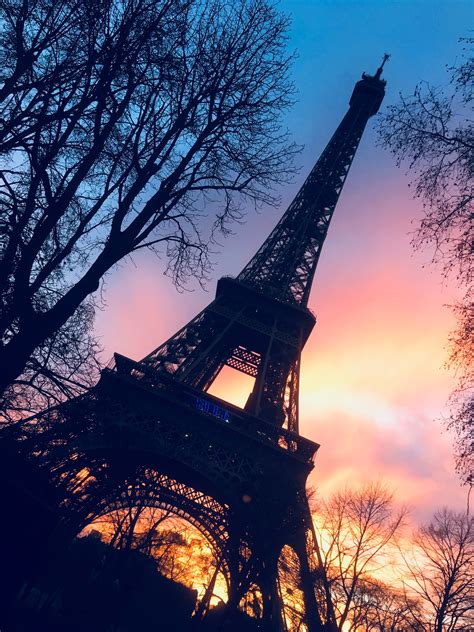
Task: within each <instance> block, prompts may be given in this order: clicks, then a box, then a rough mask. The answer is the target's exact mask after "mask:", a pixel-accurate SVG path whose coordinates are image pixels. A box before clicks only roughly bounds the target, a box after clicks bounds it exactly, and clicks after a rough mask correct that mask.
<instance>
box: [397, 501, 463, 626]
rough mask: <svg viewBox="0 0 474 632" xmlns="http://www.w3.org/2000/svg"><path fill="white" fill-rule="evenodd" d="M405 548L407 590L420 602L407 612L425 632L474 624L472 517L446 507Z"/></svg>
mask: <svg viewBox="0 0 474 632" xmlns="http://www.w3.org/2000/svg"><path fill="white" fill-rule="evenodd" d="M413 543H414V549H413V551H412V552H411V553H404V559H405V562H406V566H407V570H408V573H405V574H404V577H405V586H406V591H407V592H408V594H413V595H415V596H416V597H417V598H418V600H419V601H420V602H421V606H422V607H421V610H418V609H417V610H416V611H413V610H411V614H412V615H413V616H414V617H415V618H416V620H417V621H418V622H419V625H420V626H422V629H423V630H426V631H427V632H454V631H456V632H463V631H465V632H468V630H472V629H473V627H474V591H473V586H474V520H473V519H472V517H470V516H469V515H468V514H466V513H455V512H453V511H449V510H447V509H443V510H442V511H438V512H437V513H436V514H435V515H434V517H433V520H432V521H431V522H430V523H429V524H427V525H424V526H422V527H421V528H420V529H419V530H418V531H417V533H416V534H415V535H414V537H413Z"/></svg>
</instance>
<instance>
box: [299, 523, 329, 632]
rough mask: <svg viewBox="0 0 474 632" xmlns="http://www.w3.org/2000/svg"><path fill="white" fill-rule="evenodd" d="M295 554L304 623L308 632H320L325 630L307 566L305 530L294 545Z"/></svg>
mask: <svg viewBox="0 0 474 632" xmlns="http://www.w3.org/2000/svg"><path fill="white" fill-rule="evenodd" d="M294 549H295V552H296V554H297V556H298V559H299V562H300V579H301V588H302V590H303V599H304V610H305V623H306V626H307V628H308V632H322V631H323V630H324V629H325V628H324V625H323V622H322V621H321V615H320V614H319V610H318V605H317V603H316V597H315V593H314V583H313V581H314V580H313V577H312V575H311V568H310V565H309V559H308V551H307V549H306V537H305V530H304V529H303V530H302V532H301V533H300V534H299V536H298V538H297V541H296V542H295V545H294Z"/></svg>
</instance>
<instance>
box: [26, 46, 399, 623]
mask: <svg viewBox="0 0 474 632" xmlns="http://www.w3.org/2000/svg"><path fill="white" fill-rule="evenodd" d="M386 57H387V56H386ZM386 57H385V58H384V61H383V63H382V65H381V66H380V68H378V70H377V72H376V73H375V75H374V76H370V75H366V74H365V73H364V74H363V75H362V79H361V80H360V81H358V82H357V83H356V85H355V88H354V91H353V93H352V96H351V99H350V102H349V109H348V111H347V113H346V115H345V116H344V118H343V119H342V122H341V123H340V125H339V127H338V128H337V130H336V132H335V133H334V135H333V137H332V138H331V140H330V141H329V143H328V145H327V147H326V148H325V150H324V151H323V153H322V155H321V157H320V158H319V160H318V161H317V163H316V165H315V166H314V168H313V169H312V171H311V173H310V174H309V176H308V177H307V179H306V181H305V183H304V184H303V186H302V187H301V189H300V191H299V192H298V194H297V195H296V197H295V199H294V200H293V202H292V203H291V204H290V206H289V208H288V210H287V211H286V212H285V214H284V215H283V217H282V218H281V220H280V221H279V222H278V224H277V225H276V227H275V228H274V230H273V231H272V232H271V234H270V236H269V237H268V239H267V240H266V241H265V242H264V243H263V245H262V246H261V248H260V249H259V250H258V252H257V253H256V254H255V256H254V257H253V258H252V259H251V260H250V262H249V263H248V264H247V265H246V266H245V267H244V269H243V270H242V272H241V273H240V274H239V275H238V276H237V277H235V278H231V277H224V278H221V279H220V280H219V282H218V284H217V291H216V297H215V299H214V300H213V301H212V302H211V303H210V304H209V305H208V306H207V307H206V308H205V309H204V310H203V311H202V312H201V313H199V314H198V315H197V316H196V317H195V318H193V319H192V320H191V321H190V322H189V323H188V324H187V325H185V326H184V327H183V328H182V329H180V330H179V331H178V332H177V333H176V334H175V335H173V336H172V337H171V338H170V339H169V340H167V341H166V342H165V343H164V344H162V345H160V346H159V347H158V348H157V349H155V350H154V351H153V352H152V353H150V354H149V355H147V356H146V357H145V358H144V359H143V360H141V361H139V362H135V361H133V360H131V359H129V358H126V357H124V356H121V355H118V354H116V355H115V358H114V361H113V362H112V363H111V364H110V365H109V366H108V367H107V368H106V369H104V370H103V372H102V375H101V379H100V381H99V383H98V384H97V386H96V387H95V388H93V389H92V390H91V391H89V392H88V393H86V394H85V395H84V396H82V397H80V398H78V399H76V400H73V401H72V402H69V403H68V404H66V405H65V406H62V407H61V408H59V409H56V410H54V411H52V412H50V413H49V414H48V415H45V416H44V417H43V418H42V419H41V420H40V421H39V422H37V423H36V424H35V429H34V436H35V437H38V435H39V437H40V438H39V439H37V438H36V439H35V440H34V441H36V442H37V441H39V442H40V443H41V449H39V448H36V453H40V454H41V462H42V463H43V464H46V467H47V468H48V470H49V472H50V475H51V477H52V478H53V480H54V481H56V483H57V485H58V486H60V487H61V489H62V490H63V501H62V505H63V511H64V512H65V514H67V515H69V516H70V517H71V521H73V522H74V524H75V528H76V529H79V528H80V527H81V526H83V525H85V524H87V523H88V522H89V521H90V520H91V519H92V518H93V517H94V516H97V515H100V514H101V512H102V513H103V512H105V511H110V510H112V509H117V508H123V507H125V506H126V504H127V503H130V497H131V495H130V493H125V492H126V491H127V490H130V489H131V488H132V487H133V490H134V494H133V495H132V496H133V497H134V498H135V499H138V498H145V497H146V502H147V503H148V504H149V505H152V506H156V507H160V508H165V509H168V510H171V511H173V512H174V513H176V514H178V515H179V516H182V517H183V518H185V519H187V520H188V521H190V522H191V523H192V524H193V525H195V526H196V527H197V528H198V529H199V530H200V531H201V533H202V534H204V536H205V537H206V538H207V539H208V541H209V542H210V544H211V546H212V548H213V550H214V553H215V556H216V559H217V562H218V566H217V568H218V569H219V571H220V572H221V573H222V574H223V575H224V577H225V579H226V582H227V588H228V603H227V611H228V612H229V613H230V614H229V616H231V613H232V612H233V611H234V612H235V611H236V610H238V608H239V607H241V606H242V603H244V602H245V598H246V595H247V594H248V593H249V591H250V590H258V591H259V594H260V595H261V603H262V613H261V621H260V627H259V629H261V630H265V631H266V632H282V631H284V630H286V629H287V628H286V623H285V616H284V606H283V600H282V590H281V585H280V583H279V580H278V576H279V575H278V568H279V560H280V558H281V553H282V550H283V548H284V547H290V551H292V555H293V556H294V558H295V559H297V563H298V569H299V570H298V572H299V586H300V590H301V593H302V601H303V605H304V614H303V617H304V624H305V625H306V629H307V630H308V631H309V632H317V631H320V630H324V629H325V624H324V613H323V612H321V611H320V610H319V609H318V606H317V600H316V598H315V583H317V582H316V578H317V564H316V562H315V561H314V559H313V548H314V535H313V531H312V521H311V515H310V511H309V507H308V501H307V496H306V490H305V484H306V479H307V477H308V474H309V473H310V472H311V470H312V468H313V458H314V455H315V453H316V451H317V449H318V447H319V446H318V444H316V443H314V442H313V441H310V440H308V439H306V438H304V437H302V436H301V435H300V434H299V429H298V386H299V373H300V357H301V352H302V349H303V347H304V345H305V343H306V341H307V339H308V336H309V335H310V333H311V331H312V329H313V327H314V325H315V322H316V319H315V317H314V315H313V314H312V312H311V311H310V310H309V309H308V307H307V304H308V298H309V294H310V290H311V285H312V281H313V277H314V274H315V270H316V266H317V263H318V260H319V256H320V254H321V248H322V246H323V243H324V240H325V238H326V235H327V232H328V228H329V224H330V221H331V218H332V215H333V213H334V209H335V207H336V203H337V200H338V198H339V195H340V193H341V190H342V187H343V185H344V182H345V179H346V177H347V174H348V172H349V168H350V166H351V163H352V160H353V158H354V155H355V153H356V150H357V147H358V145H359V142H360V139H361V136H362V134H363V131H364V128H365V126H366V124H367V121H368V119H369V118H370V117H371V116H372V115H374V114H375V113H376V112H377V111H378V109H379V107H380V104H381V102H382V100H383V97H384V90H385V81H384V80H383V79H381V73H382V68H383V65H384V63H385V61H386ZM224 366H229V367H232V368H233V369H236V370H237V371H241V372H242V373H244V374H246V375H248V376H251V377H252V378H254V386H253V390H252V392H251V393H250V395H249V397H248V400H247V402H246V404H245V406H244V407H243V408H239V407H237V406H234V405H232V404H229V403H227V402H226V401H224V400H222V399H219V398H217V397H214V396H212V395H210V394H209V393H208V390H209V388H210V387H211V385H212V384H213V382H214V380H215V379H216V377H217V376H218V374H219V372H220V371H221V370H222V368H223V367H224ZM25 432H26V435H28V430H25ZM32 434H33V433H32ZM31 436H32V435H31V434H30V437H29V439H28V437H27V439H25V440H30V441H32V440H33V439H32V438H31ZM72 516H74V519H73V518H72ZM78 516H79V517H78ZM216 573H217V571H216ZM216 573H215V574H214V580H215V575H216ZM212 588H213V586H210V587H209V589H208V590H207V591H206V595H205V596H204V598H203V600H202V602H201V603H200V605H199V608H198V614H199V615H200V616H202V615H204V614H205V613H206V611H207V609H208V608H209V597H210V594H211V592H212ZM223 629H225V627H224V628H223Z"/></svg>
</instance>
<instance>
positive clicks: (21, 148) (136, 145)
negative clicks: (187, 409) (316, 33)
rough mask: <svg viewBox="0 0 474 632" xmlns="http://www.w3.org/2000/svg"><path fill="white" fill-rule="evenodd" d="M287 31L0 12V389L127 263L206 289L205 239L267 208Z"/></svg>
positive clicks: (40, 2)
mask: <svg viewBox="0 0 474 632" xmlns="http://www.w3.org/2000/svg"><path fill="white" fill-rule="evenodd" d="M287 24H288V23H287V19H286V18H285V17H284V16H282V15H281V14H280V13H279V12H278V11H277V9H276V8H275V7H274V6H273V4H272V3H271V2H270V1H269V0H237V1H236V2H230V1H227V0H101V1H100V2H97V1H96V0H86V1H84V0H8V1H7V0H2V1H1V2H0V25H1V32H2V35H1V37H0V59H1V60H2V62H3V64H0V66H1V67H2V70H1V71H0V72H1V75H0V77H1V80H2V85H1V87H0V185H1V189H0V205H1V210H2V220H1V222H0V236H1V243H0V249H1V254H2V258H1V261H0V292H1V301H2V303H1V313H0V326H1V327H0V336H1V347H0V367H1V376H0V391H3V390H4V389H5V388H7V387H8V386H9V385H11V384H12V383H13V381H14V380H15V379H16V378H18V376H19V375H21V374H22V372H23V371H24V370H25V366H26V365H27V363H28V361H29V360H30V359H31V358H32V357H33V354H34V353H35V350H36V349H38V348H40V347H41V346H42V345H44V344H45V341H48V340H51V339H52V338H53V337H54V335H55V334H56V332H58V331H59V330H60V328H61V327H62V326H64V324H65V323H66V322H67V321H68V319H70V318H71V317H72V315H73V314H74V313H75V312H76V311H77V309H78V308H79V306H80V305H81V304H83V303H84V301H85V300H86V299H88V297H90V295H92V294H93V293H94V292H96V290H97V289H98V287H99V284H100V280H101V278H102V277H103V276H104V274H106V272H107V271H108V270H110V269H111V268H112V267H113V266H114V265H115V264H116V263H117V262H118V261H120V259H122V258H123V257H125V256H127V255H129V254H130V253H133V252H136V251H137V250H139V249H142V248H150V249H152V250H154V251H156V252H158V253H165V254H166V255H167V256H168V260H169V267H168V271H169V272H170V274H171V275H172V276H173V279H174V281H175V282H176V283H177V284H181V283H183V282H184V280H185V279H186V278H187V277H188V275H190V274H191V275H192V274H194V275H197V276H198V277H200V278H202V276H203V275H205V274H206V271H207V269H208V250H207V244H208V237H206V236H205V235H204V233H201V228H202V227H203V226H204V227H205V226H207V228H206V231H207V233H209V231H210V233H209V234H211V235H212V232H213V231H214V230H224V231H226V230H227V221H228V220H232V219H238V218H240V217H241V215H242V212H243V209H244V206H245V204H246V202H248V201H249V200H250V201H252V202H253V203H255V204H260V203H268V204H272V203H275V202H276V199H275V197H274V196H273V195H272V193H271V187H272V184H273V183H276V182H282V180H285V178H286V176H287V174H288V172H289V166H290V163H291V159H292V157H293V154H294V152H295V147H294V146H293V145H289V143H288V138H287V135H286V133H285V132H284V131H282V130H281V126H280V113H281V111H282V109H284V108H286V107H288V106H289V105H290V103H291V100H292V86H291V84H290V83H289V81H288V79H287V77H288V69H289V64H290V61H291V60H290V58H289V57H288V55H287V53H286V29H287ZM205 209H207V210H205ZM204 213H207V214H210V215H213V217H214V219H213V220H209V221H207V222H206V221H204V220H203V214H204ZM206 231H205V232H206Z"/></svg>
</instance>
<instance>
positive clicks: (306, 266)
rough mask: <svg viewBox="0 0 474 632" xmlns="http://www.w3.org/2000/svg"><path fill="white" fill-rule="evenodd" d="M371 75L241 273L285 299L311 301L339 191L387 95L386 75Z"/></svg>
mask: <svg viewBox="0 0 474 632" xmlns="http://www.w3.org/2000/svg"><path fill="white" fill-rule="evenodd" d="M387 58H388V56H387V55H385V56H384V60H383V62H382V65H381V66H380V68H379V69H378V70H377V72H376V75H375V76H374V77H371V76H369V75H366V74H365V73H364V74H363V75H362V79H361V80H360V81H359V82H358V83H357V84H356V86H355V88H354V92H353V94H352V97H351V99H350V103H349V110H348V111H347V113H346V115H345V116H344V118H343V119H342V122H341V124H340V125H339V127H338V128H337V130H336V132H335V133H334V135H333V137H332V138H331V140H330V141H329V143H328V145H327V146H326V148H325V150H324V151H323V153H322V154H321V157H320V158H319V160H318V161H317V162H316V165H315V166H314V167H313V169H312V171H311V173H310V174H309V176H308V178H307V179H306V181H305V183H304V184H303V186H302V187H301V189H300V190H299V192H298V194H297V195H296V197H295V199H294V200H293V202H292V203H291V204H290V206H289V207H288V210H287V211H286V213H285V214H284V215H283V217H282V218H281V220H280V221H279V222H278V224H277V225H276V227H275V228H274V230H273V231H272V233H271V234H270V236H269V237H268V239H267V240H266V241H265V243H264V244H263V245H262V246H261V248H260V249H259V250H258V252H257V253H256V255H255V256H254V257H253V258H252V259H251V260H250V261H249V263H248V264H247V265H246V266H245V268H244V269H243V270H242V272H241V273H240V274H239V276H238V277H237V278H238V280H239V281H241V282H242V283H245V284H246V285H249V286H251V287H254V288H255V289H257V290H259V291H261V292H263V293H264V294H267V295H269V296H272V297H274V298H276V299H278V300H279V301H284V302H286V303H296V304H299V305H307V303H308V298H309V293H310V290H311V284H312V281H313V277H314V272H315V269H316V266H317V263H318V260H319V256H320V254H321V248H322V246H323V243H324V240H325V239H326V235H327V231H328V228H329V224H330V221H331V218H332V216H333V213H334V209H335V207H336V204H337V201H338V199H339V195H340V193H341V190H342V187H343V185H344V182H345V179H346V177H347V174H348V172H349V168H350V166H351V164H352V160H353V158H354V155H355V153H356V151H357V147H358V145H359V142H360V139H361V136H362V133H363V131H364V128H365V126H366V124H367V121H368V119H369V118H370V117H371V116H372V115H373V114H375V113H376V112H377V111H378V109H379V107H380V104H381V102H382V99H383V96H384V88H385V81H383V80H381V79H380V75H381V73H382V68H383V65H384V63H385V61H386V60H387Z"/></svg>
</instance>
